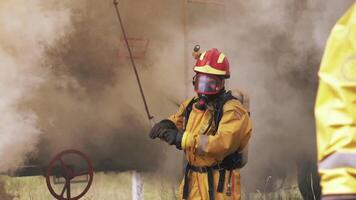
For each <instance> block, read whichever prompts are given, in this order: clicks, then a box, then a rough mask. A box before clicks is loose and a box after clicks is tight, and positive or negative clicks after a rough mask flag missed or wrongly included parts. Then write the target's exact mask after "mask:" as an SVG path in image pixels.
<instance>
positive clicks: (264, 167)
mask: <svg viewBox="0 0 356 200" xmlns="http://www.w3.org/2000/svg"><path fill="white" fill-rule="evenodd" d="M209 2H212V1H209ZM213 2H215V3H201V1H197V2H195V1H194V0H192V1H190V3H189V4H188V8H187V10H186V13H187V16H188V18H187V20H186V21H185V22H184V21H183V13H184V11H183V10H182V9H183V8H184V7H183V4H182V2H181V1H167V0H146V1H119V7H120V11H121V15H122V17H123V21H124V23H125V28H126V32H127V34H128V36H129V37H130V38H134V39H136V40H130V41H131V44H132V46H133V48H134V52H136V53H134V55H135V56H137V58H136V60H135V61H136V63H137V66H138V71H139V73H140V77H141V81H142V83H143V89H144V91H145V93H146V97H147V101H148V104H149V107H150V109H151V112H152V114H154V115H155V116H156V119H157V120H159V119H162V118H165V117H167V116H168V115H169V114H171V113H173V112H175V111H176V109H177V106H176V104H179V103H180V102H181V101H183V100H184V98H186V97H185V91H186V90H187V91H189V95H194V93H193V92H192V87H191V77H192V76H193V72H192V70H191V68H190V67H188V69H187V70H188V72H189V75H188V76H187V75H186V74H184V72H185V69H184V57H185V56H189V54H190V50H189V49H188V51H189V52H185V53H186V54H187V55H185V54H184V32H183V30H184V26H186V28H187V35H186V41H187V42H188V44H187V46H188V47H189V48H190V47H191V48H193V46H194V45H195V44H200V45H201V46H202V48H203V49H209V48H212V47H217V48H219V49H220V50H221V51H223V52H225V54H226V55H227V57H228V58H229V60H230V63H231V73H232V74H231V79H230V80H229V82H228V87H229V88H241V89H244V90H246V91H247V92H248V93H249V94H250V96H251V100H252V102H251V116H252V120H253V124H254V130H253V136H252V138H251V142H250V155H249V164H248V165H247V166H246V168H245V169H243V170H242V172H243V178H244V180H243V184H244V185H245V186H246V187H247V188H248V189H249V190H256V189H261V187H263V186H261V185H263V184H264V181H265V177H267V176H270V175H271V176H273V177H278V178H283V177H285V176H286V175H287V174H293V173H294V171H295V165H296V164H297V163H299V162H303V161H304V160H305V161H310V162H311V163H313V162H315V161H314V160H315V157H316V155H315V153H316V146H315V131H314V122H313V105H314V98H315V91H316V86H317V70H318V67H319V62H320V59H321V55H322V52H323V48H324V44H325V41H326V38H327V36H328V33H329V31H330V30H331V27H332V25H333V24H334V23H335V22H336V20H337V18H338V17H339V16H341V14H342V13H343V12H344V11H345V10H346V8H347V7H348V6H350V5H351V3H352V2H353V1H342V2H340V1H330V0H328V1H321V0H318V1H311V0H289V1H282V0H278V1H257V0H251V1H242V0H239V1H213ZM216 2H217V3H216ZM0 11H1V12H0V16H1V17H0V25H1V27H2V29H1V30H0V39H1V41H2V42H1V44H0V55H1V63H0V77H1V78H0V83H1V84H0V94H1V97H0V111H2V112H1V113H2V115H1V117H0V122H1V123H0V132H1V133H0V155H1V156H0V157H1V158H3V162H1V164H0V171H6V170H9V169H13V168H16V167H17V166H19V165H20V164H21V163H22V162H24V161H25V160H26V159H25V158H26V157H30V158H31V159H30V160H29V161H27V163H34V164H39V165H43V166H44V165H46V164H47V163H48V161H49V160H50V158H51V157H52V156H53V155H54V154H56V153H58V152H59V151H61V150H64V149H68V148H76V149H79V150H82V151H84V152H85V153H87V154H88V155H89V156H90V157H91V158H92V159H93V161H94V163H95V166H96V167H98V168H100V167H102V168H104V169H108V168H115V169H118V170H126V169H139V170H154V169H160V170H162V169H163V170H162V171H164V172H165V173H166V175H168V174H170V175H171V176H174V177H178V176H179V175H180V172H181V170H180V169H181V167H182V162H181V159H177V158H180V155H181V153H182V152H178V151H176V150H175V149H174V148H172V147H168V145H166V144H163V142H160V141H150V140H149V139H148V137H147V132H148V129H149V125H148V120H147V119H146V116H145V115H146V114H145V111H144V107H143V104H142V99H141V96H140V94H139V91H138V87H137V83H136V80H135V77H134V74H133V71H132V68H131V65H130V62H129V60H128V59H127V50H126V47H125V46H124V44H123V40H122V35H121V30H120V28H119V25H118V21H117V18H116V15H115V10H114V8H113V5H112V1H110V0H108V1H95V0H77V1H75V2H74V1H61V3H58V2H57V1H54V0H53V1H52V0H51V1H46V3H44V1H40V0H30V1H21V0H16V1H10V0H8V1H4V2H1V3H0ZM137 39H138V40H137ZM135 41H136V43H135ZM137 41H138V42H137ZM188 60H189V63H188V65H189V66H193V64H194V63H193V62H194V60H193V59H192V58H190V57H188ZM31 152H32V153H33V152H35V154H31ZM31 155H32V156H31ZM160 172H161V171H160Z"/></svg>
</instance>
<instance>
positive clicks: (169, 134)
mask: <svg viewBox="0 0 356 200" xmlns="http://www.w3.org/2000/svg"><path fill="white" fill-rule="evenodd" d="M157 137H159V138H160V139H162V140H164V141H166V142H167V143H168V144H170V145H175V146H176V147H177V149H182V147H181V143H182V138H183V133H182V132H180V131H179V130H177V129H164V130H163V131H161V132H160V134H159V135H158V136H157Z"/></svg>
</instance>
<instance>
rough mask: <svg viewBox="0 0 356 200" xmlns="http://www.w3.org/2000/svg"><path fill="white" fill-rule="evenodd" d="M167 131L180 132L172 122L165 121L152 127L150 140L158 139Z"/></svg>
mask: <svg viewBox="0 0 356 200" xmlns="http://www.w3.org/2000/svg"><path fill="white" fill-rule="evenodd" d="M165 129H173V130H178V129H177V127H176V125H175V124H174V123H173V122H172V121H171V120H168V119H164V120H162V121H160V122H158V123H157V124H155V125H154V126H153V127H152V129H151V131H150V133H149V136H150V138H151V139H155V138H156V137H158V135H161V134H162V133H161V132H162V131H164V130H165Z"/></svg>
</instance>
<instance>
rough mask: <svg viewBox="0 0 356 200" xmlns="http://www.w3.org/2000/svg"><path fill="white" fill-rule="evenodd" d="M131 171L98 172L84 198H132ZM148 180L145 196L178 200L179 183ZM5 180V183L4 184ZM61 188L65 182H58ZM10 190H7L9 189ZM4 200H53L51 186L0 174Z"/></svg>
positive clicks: (267, 198)
mask: <svg viewBox="0 0 356 200" xmlns="http://www.w3.org/2000/svg"><path fill="white" fill-rule="evenodd" d="M131 175H132V173H131V172H124V173H106V174H104V173H96V174H95V176H94V181H93V185H92V187H91V188H90V190H89V192H88V193H87V194H86V195H85V196H84V197H83V198H82V200H130V199H131ZM142 180H143V182H144V186H143V187H144V189H143V192H144V194H143V197H144V199H145V200H174V199H176V189H177V185H176V184H175V183H172V182H170V181H168V180H164V179H163V178H162V177H160V176H159V175H157V174H153V173H144V174H142ZM1 183H3V184H1ZM56 187H57V190H60V189H61V188H62V187H63V185H56ZM82 187H83V184H81V183H77V184H73V185H72V187H71V188H72V191H73V193H76V192H79V191H81V188H82ZM5 190H6V192H5ZM0 199H1V200H53V199H54V198H53V197H52V196H51V195H50V193H49V192H48V190H47V186H46V183H45V178H44V177H42V176H32V177H8V176H0ZM243 199H246V200H247V199H248V200H300V199H302V198H301V196H300V193H299V191H298V189H297V188H296V187H294V188H292V189H289V190H280V191H277V192H275V193H271V194H266V195H262V194H260V193H251V194H249V195H246V194H243Z"/></svg>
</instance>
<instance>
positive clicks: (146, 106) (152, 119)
mask: <svg viewBox="0 0 356 200" xmlns="http://www.w3.org/2000/svg"><path fill="white" fill-rule="evenodd" d="M113 4H114V6H115V10H116V14H117V18H118V20H119V23H120V27H121V30H122V34H123V36H124V40H125V43H126V47H127V50H128V52H129V56H130V60H131V64H132V68H133V70H134V72H135V76H136V80H137V84H138V87H139V89H140V94H141V97H142V100H143V104H144V106H145V110H146V114H147V118H148V120H149V121H150V124H151V126H153V125H154V124H155V122H154V117H153V116H152V115H151V113H150V110H149V109H148V105H147V101H146V97H145V94H144V92H143V89H142V85H141V81H140V77H139V75H138V72H137V68H136V64H135V61H134V58H133V55H132V51H131V48H130V45H129V41H128V39H127V36H126V31H125V27H124V24H123V22H122V19H121V16H120V11H119V7H118V5H119V2H118V1H117V0H113Z"/></svg>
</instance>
